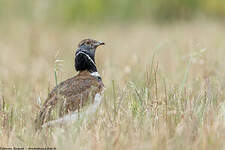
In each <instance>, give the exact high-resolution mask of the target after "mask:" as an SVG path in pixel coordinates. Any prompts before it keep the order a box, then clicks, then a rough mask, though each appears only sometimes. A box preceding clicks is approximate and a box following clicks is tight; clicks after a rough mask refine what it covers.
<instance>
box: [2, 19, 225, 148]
mask: <svg viewBox="0 0 225 150" xmlns="http://www.w3.org/2000/svg"><path fill="white" fill-rule="evenodd" d="M28 25H30V24H26V23H22V24H21V23H17V24H12V25H10V26H8V27H5V29H4V30H3V29H0V35H1V36H0V49H1V52H0V68H1V69H0V104H1V107H0V108H1V109H0V116H1V117H0V127H1V128H0V147H14V146H15V147H56V148H57V149H154V150H155V149H172V150H175V149H177V150H180V149H184V150H185V149H196V150H199V149H218V150H221V149H224V148H225V145H224V139H225V134H224V133H225V124H224V122H225V113H224V108H225V101H224V99H225V94H224V93H225V92H224V84H225V82H224V80H223V79H224V76H225V71H224V67H225V66H224V54H225V51H224V47H225V39H224V34H225V31H224V29H223V26H222V25H220V24H216V23H212V22H198V23H197V24H196V23H191V24H176V25H173V26H166V27H157V26H154V25H141V24H139V25H134V26H129V27H127V26H123V25H122V26H120V27H117V26H115V25H114V26H108V27H104V28H103V29H102V30H99V28H95V27H92V30H87V28H86V27H85V26H83V27H79V29H78V28H77V27H76V28H72V27H71V28H66V29H65V28H51V27H48V26H35V28H34V29H32V30H30V29H29V28H27V27H28ZM6 31H7V34H5V33H6ZM3 35H4V36H3ZM22 35H23V38H21V36H22ZM33 36H35V37H33ZM30 37H33V38H34V39H38V40H35V41H36V43H35V44H33V46H32V47H33V48H32V52H31V51H30V46H29V45H30V44H31V43H30V42H31V40H30ZM84 37H85V38H86V37H91V38H94V39H98V40H102V41H104V42H105V43H106V45H105V46H104V47H102V48H99V49H98V50H97V52H96V59H97V60H96V61H97V66H98V68H99V73H100V74H101V75H102V78H103V82H104V84H105V87H106V90H105V92H104V98H103V101H102V103H101V106H100V107H99V109H98V111H97V113H96V114H95V115H94V116H92V117H91V118H90V119H89V120H88V121H87V122H85V123H84V122H76V123H73V124H70V125H67V126H64V127H53V128H50V129H44V130H42V132H40V133H38V134H37V133H36V132H35V131H34V124H33V123H34V119H35V116H36V113H37V112H38V110H39V104H40V102H39V101H42V102H41V103H43V101H44V100H45V98H46V97H47V95H48V92H49V90H51V89H52V88H53V87H54V86H55V84H58V83H59V82H60V81H62V80H65V79H67V78H69V77H71V76H73V75H75V74H76V72H75V70H74V64H73V63H74V61H73V59H74V48H75V47H76V45H77V43H78V42H79V41H80V40H81V39H83V38H84ZM204 49H206V51H204V53H203V50H204ZM56 54H57V56H58V58H60V60H61V59H62V60H64V62H63V66H58V65H56V62H55V60H56V57H55V56H56ZM58 58H57V59H58ZM58 67H59V68H61V70H60V71H58V72H57V80H56V79H55V77H54V76H55V72H54V69H56V70H55V71H57V70H58ZM56 81H57V82H56Z"/></svg>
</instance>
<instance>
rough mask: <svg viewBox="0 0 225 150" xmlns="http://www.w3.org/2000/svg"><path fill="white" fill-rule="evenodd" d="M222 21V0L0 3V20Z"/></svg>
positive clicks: (30, 0)
mask: <svg viewBox="0 0 225 150" xmlns="http://www.w3.org/2000/svg"><path fill="white" fill-rule="evenodd" d="M199 17H206V18H213V19H221V20H224V18H225V0H66V1H63V0H36V1H35V0H19V1H16V0H12V1H11V0H0V21H1V22H5V21H7V20H14V21H15V19H19V20H21V19H22V20H25V21H38V22H47V23H49V22H51V23H56V24H58V23H59V24H61V23H63V24H71V23H72V24H74V23H79V22H90V23H99V22H100V23H102V22H114V21H118V22H127V21H140V20H141V21H146V22H148V21H151V22H152V21H153V22H159V23H164V22H173V21H178V20H191V19H194V18H199Z"/></svg>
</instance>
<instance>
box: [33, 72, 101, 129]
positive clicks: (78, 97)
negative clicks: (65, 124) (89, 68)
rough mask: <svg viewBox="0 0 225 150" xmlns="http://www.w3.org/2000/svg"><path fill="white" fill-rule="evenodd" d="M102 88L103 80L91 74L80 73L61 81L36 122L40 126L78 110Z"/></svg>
mask: <svg viewBox="0 0 225 150" xmlns="http://www.w3.org/2000/svg"><path fill="white" fill-rule="evenodd" d="M102 89H103V84H102V82H99V81H98V80H97V79H96V78H95V77H93V76H90V75H86V76H85V75H84V76H82V75H78V76H75V77H73V78H70V79H68V80H66V81H64V82H62V83H60V84H59V85H58V86H56V87H55V88H54V89H53V90H52V92H51V93H50V94H49V96H48V98H47V100H46V101H45V103H44V104H43V107H42V109H41V110H40V112H39V114H38V116H37V119H36V124H39V126H40V125H42V124H43V123H45V122H47V121H49V120H54V119H57V118H58V117H62V116H64V115H66V114H68V113H70V112H74V111H76V110H78V111H79V109H80V108H81V107H83V106H84V105H87V104H88V102H90V100H93V98H94V96H95V95H96V94H97V93H100V92H101V90H102Z"/></svg>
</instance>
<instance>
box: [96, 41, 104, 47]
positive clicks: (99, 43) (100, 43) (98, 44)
mask: <svg viewBox="0 0 225 150" xmlns="http://www.w3.org/2000/svg"><path fill="white" fill-rule="evenodd" d="M100 45H105V43H104V42H101V41H98V42H97V44H96V46H97V47H98V46H100Z"/></svg>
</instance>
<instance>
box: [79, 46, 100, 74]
mask: <svg viewBox="0 0 225 150" xmlns="http://www.w3.org/2000/svg"><path fill="white" fill-rule="evenodd" d="M75 69H76V70H77V71H85V70H87V71H88V72H90V73H93V72H98V70H97V67H96V64H95V54H94V53H93V54H92V53H91V52H90V51H87V50H82V49H81V50H78V51H77V52H76V55H75Z"/></svg>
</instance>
